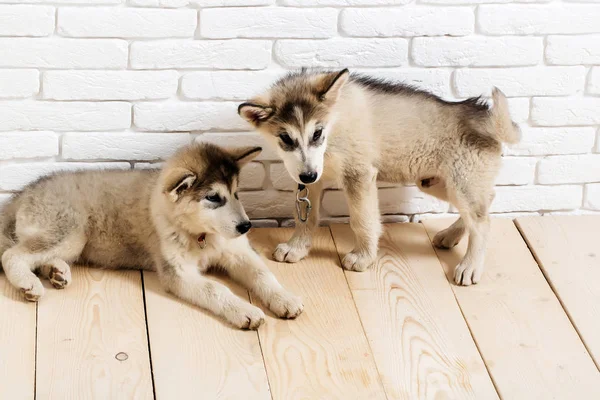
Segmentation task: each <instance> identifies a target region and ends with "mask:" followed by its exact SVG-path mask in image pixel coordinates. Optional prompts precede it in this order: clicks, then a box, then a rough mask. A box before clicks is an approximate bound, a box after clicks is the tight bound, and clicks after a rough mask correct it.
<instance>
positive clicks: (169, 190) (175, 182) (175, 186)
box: [163, 168, 197, 203]
mask: <svg viewBox="0 0 600 400" xmlns="http://www.w3.org/2000/svg"><path fill="white" fill-rule="evenodd" d="M196 179H197V176H196V174H194V173H193V172H192V171H190V170H187V169H185V168H173V169H172V170H170V171H167V173H166V176H165V179H164V189H163V193H165V194H166V195H167V197H168V198H169V200H171V201H172V202H173V203H175V202H177V200H179V199H180V198H181V196H182V195H183V194H184V193H185V192H186V191H188V190H189V189H190V188H191V187H192V185H193V184H194V182H195V181H196Z"/></svg>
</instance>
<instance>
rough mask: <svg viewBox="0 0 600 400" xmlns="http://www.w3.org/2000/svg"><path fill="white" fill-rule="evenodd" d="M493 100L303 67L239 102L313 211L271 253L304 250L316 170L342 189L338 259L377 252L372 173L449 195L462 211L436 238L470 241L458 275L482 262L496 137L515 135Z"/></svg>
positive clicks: (355, 263)
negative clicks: (346, 238) (347, 238)
mask: <svg viewBox="0 0 600 400" xmlns="http://www.w3.org/2000/svg"><path fill="white" fill-rule="evenodd" d="M492 98H493V101H494V106H493V108H490V107H489V106H488V104H487V103H486V102H485V101H482V100H481V99H480V98H471V99H467V100H465V101H461V102H456V103H451V102H447V101H444V100H442V99H440V98H439V97H437V96H435V95H433V94H431V93H428V92H426V91H422V90H418V89H416V88H413V87H411V86H408V85H404V84H402V83H397V82H390V81H386V80H381V79H376V78H371V77H368V76H364V75H355V74H352V75H351V74H350V73H349V72H348V70H347V69H345V70H343V71H336V72H322V71H314V70H301V71H299V72H295V73H291V74H289V75H287V76H285V77H283V78H282V79H280V80H279V81H277V82H276V83H275V84H274V85H273V86H272V87H271V88H270V89H269V90H268V91H267V92H266V93H263V94H261V95H259V96H257V97H255V98H253V99H251V100H249V101H248V102H246V103H243V104H241V105H240V106H239V108H238V112H239V114H240V115H241V116H242V117H244V118H245V119H246V120H247V121H249V122H250V123H251V124H253V125H254V126H255V127H256V129H257V130H258V131H259V132H260V133H261V134H262V135H263V136H264V137H265V138H266V139H267V141H268V142H270V143H271V145H272V146H273V147H275V148H276V149H277V150H278V152H279V155H280V157H281V158H282V159H283V162H284V164H285V167H286V169H287V171H288V173H289V174H290V176H291V177H292V178H293V179H294V180H295V181H296V182H298V183H303V184H307V185H309V186H308V187H309V188H310V194H309V200H310V201H311V202H312V205H313V207H312V213H311V215H310V217H309V219H308V221H307V222H306V223H301V222H299V221H298V218H296V231H295V233H294V235H293V236H292V238H291V239H290V240H289V241H288V242H287V243H282V244H280V245H279V246H278V247H277V249H276V250H275V253H274V257H275V259H276V260H278V261H287V262H296V261H298V260H300V259H302V258H303V257H305V256H306V255H307V254H308V251H309V246H310V243H311V236H312V233H313V231H314V229H315V227H316V226H317V225H318V220H319V202H320V199H321V192H322V189H323V180H335V181H337V183H338V185H340V186H341V187H342V188H343V189H344V191H345V193H346V196H347V199H348V205H349V207H350V225H351V227H352V230H353V232H354V235H355V247H354V249H353V250H352V251H351V252H350V253H348V254H347V255H346V256H345V257H344V259H343V262H342V264H343V267H344V268H346V269H349V270H354V271H364V270H365V269H366V268H368V267H369V266H370V265H371V264H372V263H373V261H374V260H375V257H376V255H377V248H378V240H379V236H380V234H381V222H380V217H379V206H378V199H377V183H376V180H381V181H385V182H394V183H403V184H406V183H414V184H416V185H417V186H418V187H419V188H420V189H421V190H422V191H424V192H425V193H428V194H431V195H433V196H436V197H438V198H440V199H442V200H446V201H449V202H450V203H452V204H453V205H454V206H455V207H456V208H457V209H458V210H459V212H460V218H459V219H458V220H457V221H456V222H455V223H454V224H452V226H450V227H449V228H448V229H446V230H444V231H442V232H440V233H438V235H437V236H436V237H435V238H434V244H435V245H436V246H438V247H444V248H450V247H452V246H455V245H456V244H457V243H458V241H459V240H460V239H461V238H462V237H463V235H464V234H465V233H468V234H469V246H468V250H467V253H466V256H465V258H464V259H463V260H462V262H461V263H460V264H459V265H458V266H457V267H456V270H455V274H454V279H455V281H456V283H457V284H462V285H470V284H472V283H477V282H478V281H479V280H480V278H481V275H482V272H483V263H484V254H485V247H486V242H487V237H488V231H489V226H490V222H489V215H488V210H489V206H490V203H491V202H492V200H493V198H494V180H495V178H496V175H497V174H498V170H499V168H500V165H501V154H502V143H503V142H506V143H515V142H517V141H518V140H519V129H518V127H517V126H516V125H515V124H514V123H513V122H512V121H511V118H510V116H509V112H508V105H507V101H506V98H505V97H504V95H503V94H502V93H501V92H500V91H499V90H497V89H494V91H493V94H492Z"/></svg>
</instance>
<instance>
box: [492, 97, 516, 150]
mask: <svg viewBox="0 0 600 400" xmlns="http://www.w3.org/2000/svg"><path fill="white" fill-rule="evenodd" d="M492 100H493V101H494V106H493V107H492V109H491V110H490V122H491V127H490V128H491V129H490V130H491V132H490V133H491V134H492V135H494V136H496V137H497V138H498V140H500V141H502V142H504V143H509V144H515V143H518V142H519V140H521V129H519V126H518V125H517V124H515V123H514V122H513V121H512V119H511V118H510V113H509V111H508V101H507V100H506V96H505V95H504V93H502V91H501V90H500V89H498V88H497V87H495V88H494V89H493V90H492Z"/></svg>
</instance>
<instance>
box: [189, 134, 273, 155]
mask: <svg viewBox="0 0 600 400" xmlns="http://www.w3.org/2000/svg"><path fill="white" fill-rule="evenodd" d="M196 141H197V142H208V143H213V144H216V145H219V146H223V147H244V146H259V147H262V149H263V150H262V152H261V153H260V154H259V155H258V157H256V160H260V161H272V160H278V159H279V157H278V156H277V153H276V152H275V151H274V150H273V149H272V148H271V146H268V144H267V143H266V142H265V140H264V139H263V138H262V136H260V135H259V134H257V133H255V132H206V133H203V134H201V135H198V137H197V138H196Z"/></svg>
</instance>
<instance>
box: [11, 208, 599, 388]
mask: <svg viewBox="0 0 600 400" xmlns="http://www.w3.org/2000/svg"><path fill="white" fill-rule="evenodd" d="M450 222H451V221H448V220H430V221H425V222H424V223H423V224H394V225H387V226H386V227H385V232H384V235H383V237H382V240H381V245H380V247H381V250H380V253H379V259H378V262H377V265H376V267H375V268H373V269H371V270H369V271H367V272H364V273H353V272H346V271H344V270H342V269H341V268H340V257H342V256H343V255H344V254H345V253H346V252H348V251H349V250H350V249H351V248H352V235H351V231H350V228H349V227H348V226H347V225H337V226H332V227H331V228H320V230H319V231H318V234H317V236H316V238H315V241H314V245H313V251H312V253H311V256H310V257H309V258H308V259H306V260H304V261H302V262H300V263H298V264H295V265H290V264H280V263H276V262H272V261H269V265H270V268H271V269H272V270H273V272H274V273H275V274H276V275H277V277H278V278H279V280H280V281H281V282H282V284H283V285H284V286H286V287H287V288H289V289H290V290H292V291H294V292H295V293H297V294H299V295H301V296H302V297H303V299H304V305H305V311H304V313H303V314H302V315H301V316H300V317H299V318H298V319H297V320H295V321H284V320H278V319H275V318H273V317H272V316H268V317H267V321H266V324H265V325H264V326H262V327H261V328H260V329H259V331H258V332H248V331H238V330H234V329H232V328H230V327H229V326H228V325H226V324H224V323H222V322H221V321H220V320H218V319H215V318H214V317H213V316H212V315H210V314H208V313H206V312H204V311H202V310H200V309H198V308H196V307H193V306H190V305H188V304H186V303H182V302H181V301H179V300H177V299H175V298H174V297H173V296H171V295H169V294H166V293H165V292H164V291H163V290H162V288H161V287H160V285H159V283H158V280H157V278H156V275H155V274H154V273H143V274H142V273H140V272H138V271H127V272H114V271H101V270H94V269H89V268H87V269H84V268H74V276H73V284H72V285H71V286H70V287H69V288H68V289H66V290H63V291H57V290H53V289H50V288H49V289H48V290H47V292H46V295H45V296H44V297H43V298H42V300H41V301H40V302H39V303H38V304H37V305H36V304H32V303H26V302H24V301H23V300H22V299H21V295H20V294H19V293H17V292H16V291H15V290H14V289H13V288H12V287H10V286H9V285H8V284H7V282H6V280H5V277H4V276H3V275H0V399H10V400H13V399H33V398H37V399H40V400H41V399H43V400H46V399H60V400H63V399H77V400H80V399H151V398H157V399H209V400H210V399H242V400H246V399H282V400H292V399H344V400H345V399H409V400H410V399H434V400H442V399H477V400H480V399H499V398H501V399H526V400H533V399H543V400H548V399H600V373H599V370H598V367H599V366H600V241H599V238H600V217H593V216H585V217H560V216H554V217H543V218H542V217H534V218H524V219H518V220H516V221H514V222H513V221H510V220H504V219H501V220H494V221H493V223H492V232H491V239H490V242H489V246H488V253H487V260H486V271H485V274H484V276H483V280H482V282H481V283H479V284H478V285H475V286H471V287H458V286H455V285H453V284H451V283H450V277H451V275H452V270H453V268H454V266H455V265H456V264H457V263H458V261H459V260H460V259H461V257H462V255H463V254H464V252H465V249H466V241H464V240H463V242H461V244H460V245H459V246H458V247H457V248H456V249H454V250H451V251H443V250H436V249H434V248H433V247H432V245H431V239H432V238H433V236H434V235H435V233H436V232H437V231H439V230H441V229H443V228H445V227H446V226H448V225H449V224H450ZM290 234H291V231H290V230H287V229H256V230H255V231H253V233H252V234H251V239H252V242H253V244H254V246H255V247H256V248H257V249H258V250H259V251H260V252H261V253H262V254H263V255H264V256H265V257H268V255H269V254H270V253H271V251H272V250H273V248H274V247H275V245H276V244H277V243H279V242H282V241H285V240H286V239H287V238H288V237H289V235H290ZM220 279H223V280H224V281H225V282H226V283H227V284H228V286H230V287H231V288H233V290H234V291H235V292H236V293H237V294H238V295H239V296H240V297H243V298H248V299H249V301H252V302H254V301H255V299H253V298H251V297H250V296H249V294H248V292H247V291H245V290H243V289H241V288H239V287H237V286H235V285H233V284H231V283H230V282H229V281H228V280H227V279H226V278H220ZM48 287H49V286H48Z"/></svg>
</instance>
